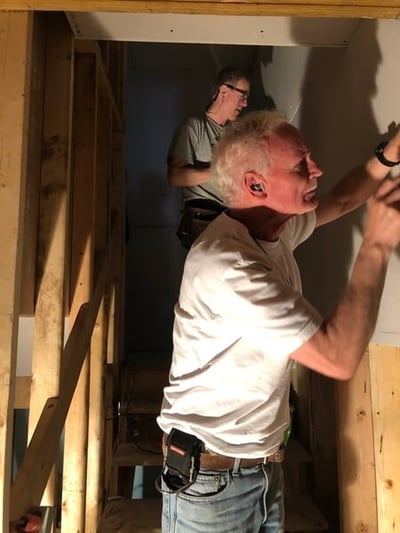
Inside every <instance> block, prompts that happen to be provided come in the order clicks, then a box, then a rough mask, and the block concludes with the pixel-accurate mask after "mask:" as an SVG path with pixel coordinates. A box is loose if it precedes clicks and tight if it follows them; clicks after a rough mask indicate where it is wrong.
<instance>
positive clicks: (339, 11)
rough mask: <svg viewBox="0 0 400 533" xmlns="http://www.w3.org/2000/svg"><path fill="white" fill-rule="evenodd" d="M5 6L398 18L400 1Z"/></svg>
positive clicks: (113, 0) (94, 1)
mask: <svg viewBox="0 0 400 533" xmlns="http://www.w3.org/2000/svg"><path fill="white" fill-rule="evenodd" d="M1 8H2V9H9V10H14V9H19V10H41V11H43V10H50V11H57V10H63V11H110V12H112V11H114V12H136V13H183V14H198V15H199V14H202V15H207V14H214V15H255V16H260V15H262V16H287V17H293V16H297V17H300V16H301V17H346V18H347V17H350V18H351V17H354V18H361V17H369V18H397V17H398V16H399V15H400V1H399V0H385V1H383V2H380V1H379V0H353V1H352V2H351V3H349V2H348V1H347V0H336V1H334V0H314V1H313V2H304V1H302V0H285V1H281V0H268V1H258V2H257V1H251V0H250V1H244V0H230V1H229V2H212V1H210V0H191V1H188V0H174V1H166V0H164V1H162V0H86V1H84V2H82V0H3V1H2V7H1Z"/></svg>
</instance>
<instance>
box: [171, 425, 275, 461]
mask: <svg viewBox="0 0 400 533" xmlns="http://www.w3.org/2000/svg"><path fill="white" fill-rule="evenodd" d="M167 438H168V435H167V434H166V433H164V434H163V438H162V450H163V455H164V457H165V456H166V453H167ZM284 456H285V449H284V447H281V448H279V450H278V451H276V452H275V453H273V454H272V455H268V456H266V457H257V458H254V459H246V458H243V459H240V461H239V465H237V466H239V467H240V468H248V467H251V466H256V465H260V464H266V463H282V462H283V460H284ZM235 461H236V458H235V457H228V456H226V455H220V454H218V453H214V452H211V451H210V450H207V449H206V450H205V451H204V452H202V453H201V454H200V468H201V469H202V470H232V469H233V467H234V465H235Z"/></svg>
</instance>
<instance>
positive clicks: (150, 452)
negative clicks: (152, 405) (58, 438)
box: [113, 436, 311, 466]
mask: <svg viewBox="0 0 400 533" xmlns="http://www.w3.org/2000/svg"><path fill="white" fill-rule="evenodd" d="M160 447H161V436H160V439H159V440H157V441H143V442H141V441H140V440H137V441H135V442H122V443H120V444H119V446H118V448H117V450H116V452H115V454H114V457H113V465H115V466H137V465H154V466H157V465H161V464H162V454H161V448H160ZM310 460H311V456H310V454H309V453H308V452H307V450H305V449H304V448H303V447H302V446H301V444H300V443H299V442H297V441H295V440H290V441H289V443H288V446H287V449H286V454H285V462H286V463H295V462H296V463H303V462H308V461H310Z"/></svg>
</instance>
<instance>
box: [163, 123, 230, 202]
mask: <svg viewBox="0 0 400 533" xmlns="http://www.w3.org/2000/svg"><path fill="white" fill-rule="evenodd" d="M223 131H224V127H223V126H221V125H220V124H217V123H216V122H214V121H213V120H211V119H210V118H208V117H207V115H206V114H202V115H200V116H193V117H190V118H187V119H186V120H184V122H183V123H182V124H181V125H180V126H179V128H178V129H177V131H176V132H175V135H174V137H173V139H172V143H171V146H170V149H169V152H168V160H169V159H171V158H177V159H179V160H182V161H186V162H187V163H188V164H189V165H193V166H194V167H198V168H201V167H204V165H205V164H209V163H210V161H211V157H212V153H213V150H214V147H215V145H216V144H217V142H218V140H219V139H220V137H221V135H222V133H223ZM194 198H206V199H209V200H214V201H216V202H218V203H221V204H222V199H221V196H220V194H219V193H218V191H217V190H216V189H215V188H214V187H212V186H211V185H210V184H209V183H202V184H201V185H193V186H191V187H182V200H183V202H187V201H188V200H192V199H194Z"/></svg>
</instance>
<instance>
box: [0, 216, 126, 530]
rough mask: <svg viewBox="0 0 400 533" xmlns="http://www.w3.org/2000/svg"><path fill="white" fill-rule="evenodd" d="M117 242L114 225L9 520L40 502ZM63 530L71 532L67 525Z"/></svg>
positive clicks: (15, 491)
mask: <svg viewBox="0 0 400 533" xmlns="http://www.w3.org/2000/svg"><path fill="white" fill-rule="evenodd" d="M117 242H118V239H117V233H116V231H115V226H113V231H112V234H111V239H110V243H109V246H108V248H107V251H106V253H104V255H103V258H102V259H101V260H100V261H99V264H100V265H101V268H100V270H99V273H98V276H97V277H96V281H95V288H94V291H93V294H92V298H91V301H90V303H86V304H84V305H82V306H81V308H80V310H79V312H78V313H77V317H76V320H75V322H74V324H73V327H72V329H71V332H70V334H69V337H68V339H67V342H66V344H65V348H64V350H63V357H62V360H63V362H64V365H63V369H62V373H61V379H60V395H59V397H58V398H50V399H49V400H48V401H47V403H46V405H45V407H44V409H43V411H42V414H41V417H40V419H39V422H38V424H37V426H36V429H35V432H34V434H33V435H32V438H31V441H30V443H29V446H28V448H27V450H26V452H25V455H24V458H23V461H22V464H21V466H20V468H19V470H18V472H17V476H16V478H15V481H14V483H13V485H12V487H11V497H10V502H11V503H10V505H11V509H10V514H11V519H12V520H16V519H18V518H19V517H20V516H21V515H23V514H24V513H25V512H26V511H27V510H28V509H29V508H31V507H32V506H36V505H39V502H40V499H41V497H42V494H43V491H44V489H45V486H46V483H47V479H48V476H49V474H50V471H51V468H52V466H53V464H54V461H55V459H56V455H57V451H58V446H59V442H60V438H61V432H62V430H63V427H64V423H65V419H66V416H67V413H68V410H69V407H70V403H71V398H72V396H73V394H74V391H75V388H76V384H77V382H78V378H79V375H80V372H81V369H82V364H83V361H84V359H85V355H86V353H87V351H88V348H89V345H90V339H91V336H92V332H93V328H94V325H95V321H96V317H97V315H98V312H99V306H100V302H101V300H102V296H103V294H104V290H105V287H106V283H107V280H108V279H109V278H110V276H112V272H113V269H114V263H113V260H114V258H115V253H116V244H117ZM75 437H76V435H75ZM76 438H77V437H76ZM79 438H80V436H79ZM7 528H8V524H7ZM66 530H67V531H71V530H70V529H68V528H66ZM73 530H74V529H73ZM4 531H6V529H4ZM82 531H85V530H84V529H83V530H82Z"/></svg>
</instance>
